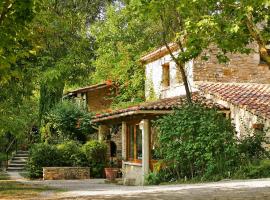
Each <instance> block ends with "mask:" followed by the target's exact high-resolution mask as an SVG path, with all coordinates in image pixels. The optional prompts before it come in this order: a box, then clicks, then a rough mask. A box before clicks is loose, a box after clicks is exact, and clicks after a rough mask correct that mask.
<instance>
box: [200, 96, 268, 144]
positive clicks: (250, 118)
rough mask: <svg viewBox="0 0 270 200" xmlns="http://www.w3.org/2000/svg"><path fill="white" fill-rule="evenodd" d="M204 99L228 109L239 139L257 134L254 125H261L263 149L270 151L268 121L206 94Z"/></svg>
mask: <svg viewBox="0 0 270 200" xmlns="http://www.w3.org/2000/svg"><path fill="white" fill-rule="evenodd" d="M205 97H206V98H211V99H212V100H214V102H216V103H218V104H221V105H223V106H224V107H226V108H228V109H230V118H231V122H232V124H233V125H234V127H235V130H236V132H237V137H238V138H241V137H243V136H245V135H248V134H249V135H250V134H254V133H257V132H258V130H256V129H254V128H253V126H254V124H263V129H264V131H265V132H266V137H267V140H268V142H267V144H264V146H265V147H267V148H269V149H270V119H264V118H262V117H259V116H257V115H255V114H253V113H251V112H249V111H248V110H246V109H245V108H242V107H239V106H237V105H234V104H231V103H229V102H227V101H223V100H221V99H219V98H217V97H215V96H214V95H210V94H207V95H205Z"/></svg>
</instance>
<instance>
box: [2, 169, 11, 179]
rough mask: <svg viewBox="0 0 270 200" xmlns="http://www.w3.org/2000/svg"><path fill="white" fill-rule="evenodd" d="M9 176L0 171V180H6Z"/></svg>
mask: <svg viewBox="0 0 270 200" xmlns="http://www.w3.org/2000/svg"><path fill="white" fill-rule="evenodd" d="M8 179H9V176H8V174H7V173H6V172H5V171H2V170H0V180H8Z"/></svg>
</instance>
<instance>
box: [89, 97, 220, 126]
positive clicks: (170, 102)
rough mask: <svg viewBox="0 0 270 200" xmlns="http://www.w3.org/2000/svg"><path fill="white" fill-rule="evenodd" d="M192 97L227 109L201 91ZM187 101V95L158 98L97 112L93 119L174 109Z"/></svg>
mask: <svg viewBox="0 0 270 200" xmlns="http://www.w3.org/2000/svg"><path fill="white" fill-rule="evenodd" d="M192 99H193V100H194V101H195V102H198V103H199V102H200V103H202V104H203V105H205V106H207V107H216V108H218V109H225V107H224V106H222V105H219V104H215V103H214V102H213V101H212V100H211V99H206V98H205V97H204V96H202V95H199V93H193V95H192ZM185 103H186V96H177V97H173V98H166V99H161V100H157V101H153V102H145V103H141V104H138V105H136V106H131V107H128V108H125V109H119V110H114V111H111V112H107V113H102V114H97V115H96V116H95V117H94V118H93V121H94V122H95V121H97V120H98V119H102V120H107V119H109V118H111V116H115V117H116V116H117V115H120V114H122V113H127V112H131V111H149V110H172V109H173V108H175V107H181V106H182V105H184V104H185ZM98 121H99V120H98Z"/></svg>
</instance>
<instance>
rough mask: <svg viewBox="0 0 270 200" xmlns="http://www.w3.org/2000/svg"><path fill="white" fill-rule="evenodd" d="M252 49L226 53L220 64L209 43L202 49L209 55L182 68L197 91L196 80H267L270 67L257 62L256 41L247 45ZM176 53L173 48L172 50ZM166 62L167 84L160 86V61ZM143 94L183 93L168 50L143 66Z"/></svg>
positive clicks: (171, 95) (258, 60)
mask: <svg viewBox="0 0 270 200" xmlns="http://www.w3.org/2000/svg"><path fill="white" fill-rule="evenodd" d="M250 47H251V48H253V49H254V51H253V52H251V53H250V54H248V55H247V54H228V57H229V58H230V61H229V62H228V63H226V64H220V63H219V62H218V59H217V58H216V55H217V53H218V49H217V48H214V47H212V48H211V53H210V51H208V52H204V53H203V54H206V55H207V56H209V59H208V60H207V61H204V60H202V59H201V58H198V59H196V60H194V61H192V62H189V63H187V64H186V72H187V77H188V82H189V85H190V88H191V91H197V90H196V87H195V84H194V83H195V82H196V81H209V82H243V83H245V82H246V83H248V82H249V83H263V84H270V69H269V67H268V66H267V65H266V64H261V63H260V55H259V53H258V47H257V45H255V44H253V45H250ZM174 54H175V55H177V52H174ZM166 63H169V65H170V86H169V87H167V88H164V87H163V86H162V65H164V64H166ZM145 74H146V81H145V96H146V99H147V100H148V99H152V98H153V97H154V98H155V99H163V98H169V97H174V96H179V95H184V94H185V88H184V86H183V83H182V80H181V77H179V76H180V73H179V70H178V69H177V68H176V65H175V63H174V62H173V61H172V58H171V56H170V55H169V54H167V55H164V56H163V57H161V58H158V59H157V60H154V61H151V62H149V63H147V64H146V66H145Z"/></svg>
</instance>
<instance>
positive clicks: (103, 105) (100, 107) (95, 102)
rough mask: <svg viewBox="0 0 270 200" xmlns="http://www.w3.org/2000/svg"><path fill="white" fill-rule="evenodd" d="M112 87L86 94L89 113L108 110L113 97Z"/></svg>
mask: <svg viewBox="0 0 270 200" xmlns="http://www.w3.org/2000/svg"><path fill="white" fill-rule="evenodd" d="M113 90H114V89H113V88H112V87H106V88H101V89H97V90H94V91H91V92H88V93H87V104H88V110H89V111H90V112H100V111H105V110H106V109H109V108H110V106H111V103H112V97H113V95H114V91H113Z"/></svg>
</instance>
